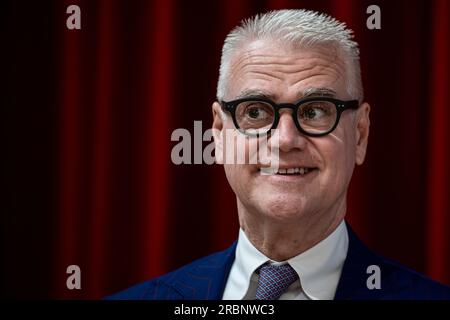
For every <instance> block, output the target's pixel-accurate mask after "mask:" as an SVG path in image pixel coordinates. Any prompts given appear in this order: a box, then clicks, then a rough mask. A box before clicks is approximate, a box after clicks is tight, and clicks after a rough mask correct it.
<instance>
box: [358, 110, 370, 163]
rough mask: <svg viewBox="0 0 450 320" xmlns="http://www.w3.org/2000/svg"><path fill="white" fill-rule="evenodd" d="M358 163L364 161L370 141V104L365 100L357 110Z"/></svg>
mask: <svg viewBox="0 0 450 320" xmlns="http://www.w3.org/2000/svg"><path fill="white" fill-rule="evenodd" d="M356 112H357V113H356V119H355V120H356V164H357V165H361V164H363V162H364V159H365V157H366V151H367V143H368V142H369V127H370V118H369V113H370V105H369V104H368V103H367V102H364V103H363V104H362V105H361V106H360V107H359V108H358V110H357V111H356Z"/></svg>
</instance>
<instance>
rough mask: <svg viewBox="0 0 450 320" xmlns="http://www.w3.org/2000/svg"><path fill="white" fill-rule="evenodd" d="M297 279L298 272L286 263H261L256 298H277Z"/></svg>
mask: <svg viewBox="0 0 450 320" xmlns="http://www.w3.org/2000/svg"><path fill="white" fill-rule="evenodd" d="M297 279H298V274H297V272H295V270H294V269H293V268H292V267H291V266H290V265H289V264H288V263H286V264H282V265H270V264H267V263H266V264H263V265H262V266H261V267H260V268H259V279H258V289H256V296H255V299H256V300H277V299H278V298H279V297H280V296H281V295H282V294H283V293H284V292H285V291H286V290H287V288H288V287H289V286H290V285H291V284H292V283H293V282H295V281H296V280H297Z"/></svg>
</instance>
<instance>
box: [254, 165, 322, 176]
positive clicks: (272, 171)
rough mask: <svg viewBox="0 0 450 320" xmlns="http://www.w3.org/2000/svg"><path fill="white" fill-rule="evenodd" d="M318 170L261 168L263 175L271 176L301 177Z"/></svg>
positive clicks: (306, 168)
mask: <svg viewBox="0 0 450 320" xmlns="http://www.w3.org/2000/svg"><path fill="white" fill-rule="evenodd" d="M316 169H317V168H310V167H293V168H270V167H268V168H267V167H266V168H260V169H259V171H260V172H261V174H269V175H274V174H276V175H284V176H288V175H299V176H304V175H306V174H308V173H310V172H311V171H313V170H316Z"/></svg>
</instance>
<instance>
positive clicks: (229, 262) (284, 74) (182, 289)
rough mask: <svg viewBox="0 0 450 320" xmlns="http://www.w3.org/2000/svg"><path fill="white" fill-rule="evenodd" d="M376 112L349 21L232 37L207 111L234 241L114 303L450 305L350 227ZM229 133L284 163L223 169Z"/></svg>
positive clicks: (297, 24)
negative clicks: (233, 212)
mask: <svg viewBox="0 0 450 320" xmlns="http://www.w3.org/2000/svg"><path fill="white" fill-rule="evenodd" d="M369 111H370V106H369V104H368V103H367V102H363V90H362V83H361V75H360V67H359V51H358V46H357V44H356V43H355V42H354V41H353V40H352V33H351V30H349V29H347V28H346V27H345V25H344V24H342V23H340V22H338V21H337V20H335V19H333V18H331V17H329V16H326V15H323V14H318V13H316V12H312V11H305V10H281V11H273V12H269V13H267V14H263V15H259V16H256V17H253V18H251V19H249V20H246V21H244V22H243V23H242V25H241V26H239V27H237V28H235V29H234V30H233V31H231V33H230V34H229V35H228V36H227V38H226V40H225V44H224V47H223V51H222V60H221V66H220V77H219V83H218V90H217V101H216V102H214V103H213V105H212V112H213V117H214V122H213V128H214V129H215V135H214V141H215V144H216V157H217V162H218V163H224V168H225V173H226V176H227V179H228V181H229V183H230V186H231V188H232V189H233V191H234V192H235V194H236V199H237V208H238V215H239V222H240V227H241V229H240V233H239V239H238V241H237V242H236V243H235V244H233V246H232V247H231V248H229V249H227V250H225V251H224V252H219V253H216V254H213V255H211V256H208V257H206V258H203V259H200V260H198V261H195V262H193V263H191V264H189V265H187V266H184V267H182V268H180V269H178V270H176V271H174V272H171V273H169V274H167V275H164V276H161V277H159V278H157V279H154V280H150V281H148V282H145V283H143V284H140V285H137V286H135V287H132V288H130V289H128V290H125V291H123V292H121V293H118V294H116V295H114V296H112V297H110V298H112V299H191V300H192V299H297V300H316V299H450V288H448V287H446V286H444V285H441V284H438V283H436V282H434V281H432V280H429V279H427V278H426V277H424V276H422V275H420V274H418V273H415V272H414V271H411V270H408V269H407V268H405V267H402V266H399V265H398V264H396V263H394V262H391V261H388V260H386V259H384V258H382V257H379V256H377V255H375V254H374V253H372V252H370V251H369V250H368V249H367V248H366V247H365V246H364V245H363V244H362V243H361V242H360V240H358V238H357V237H356V235H355V234H354V233H353V232H352V230H351V229H350V227H349V226H348V225H347V224H346V223H345V221H344V217H345V214H346V197H347V189H348V185H349V182H350V179H351V176H352V173H353V169H354V166H355V164H357V165H361V164H362V163H363V162H364V158H365V154H366V148H367V143H368V136H369V125H370V120H369ZM226 130H232V132H233V135H234V136H233V141H240V142H239V143H244V144H245V146H244V149H245V153H246V156H247V157H248V156H249V155H252V151H251V150H255V148H253V147H254V144H255V143H258V142H259V141H261V139H268V140H267V141H268V145H269V147H270V148H273V149H277V154H278V157H277V159H274V158H273V155H272V156H271V157H269V158H266V159H261V161H257V162H254V163H250V162H247V163H246V164H236V163H229V162H227V161H225V159H224V153H223V150H225V149H226V141H225V140H224V137H225V135H224V134H223V133H224V132H225V131H226ZM238 137H246V138H245V139H244V140H242V139H237V138H238ZM225 154H226V152H225ZM274 161H276V162H277V165H276V166H275V167H274V166H272V163H271V162H274ZM269 167H270V168H272V169H268V168H269Z"/></svg>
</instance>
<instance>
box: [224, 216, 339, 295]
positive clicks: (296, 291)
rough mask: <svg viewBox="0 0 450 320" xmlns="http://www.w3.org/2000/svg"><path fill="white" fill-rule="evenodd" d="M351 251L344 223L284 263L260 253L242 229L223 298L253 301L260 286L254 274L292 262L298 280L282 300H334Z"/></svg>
mask: <svg viewBox="0 0 450 320" xmlns="http://www.w3.org/2000/svg"><path fill="white" fill-rule="evenodd" d="M347 250H348V233H347V227H346V225H345V222H344V221H342V222H341V223H340V224H339V226H338V227H337V228H336V230H334V231H333V232H332V233H331V234H330V235H329V236H328V237H327V238H325V239H323V240H322V241H321V242H319V243H318V244H316V245H315V246H314V247H312V248H310V249H308V250H306V251H305V252H302V253H301V254H299V255H297V256H295V257H293V258H291V259H289V260H287V261H282V262H276V261H273V260H270V259H269V258H268V257H266V256H265V255H264V254H263V253H261V252H260V251H259V250H258V249H256V248H255V246H254V245H253V244H252V243H251V242H250V240H249V239H248V238H247V236H246V234H245V232H244V231H243V230H242V229H240V230H239V239H238V243H237V247H236V257H235V260H234V262H233V265H232V267H231V270H230V274H229V276H228V280H227V283H226V285H225V290H224V294H223V297H222V299H223V300H249V299H254V298H255V294H256V289H257V287H258V275H257V274H256V273H255V271H256V269H258V268H259V267H260V266H261V265H262V264H264V263H266V262H268V261H269V263H272V264H284V263H289V264H290V265H291V267H292V268H293V269H294V270H295V271H296V272H297V274H298V276H299V280H297V281H295V282H294V283H293V284H292V285H290V286H289V288H288V290H287V291H286V292H285V293H284V294H282V295H281V297H280V300H332V299H333V298H334V295H335V293H336V289H337V285H338V282H339V278H340V276H341V272H342V267H343V265H344V261H345V258H346V256H347Z"/></svg>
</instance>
